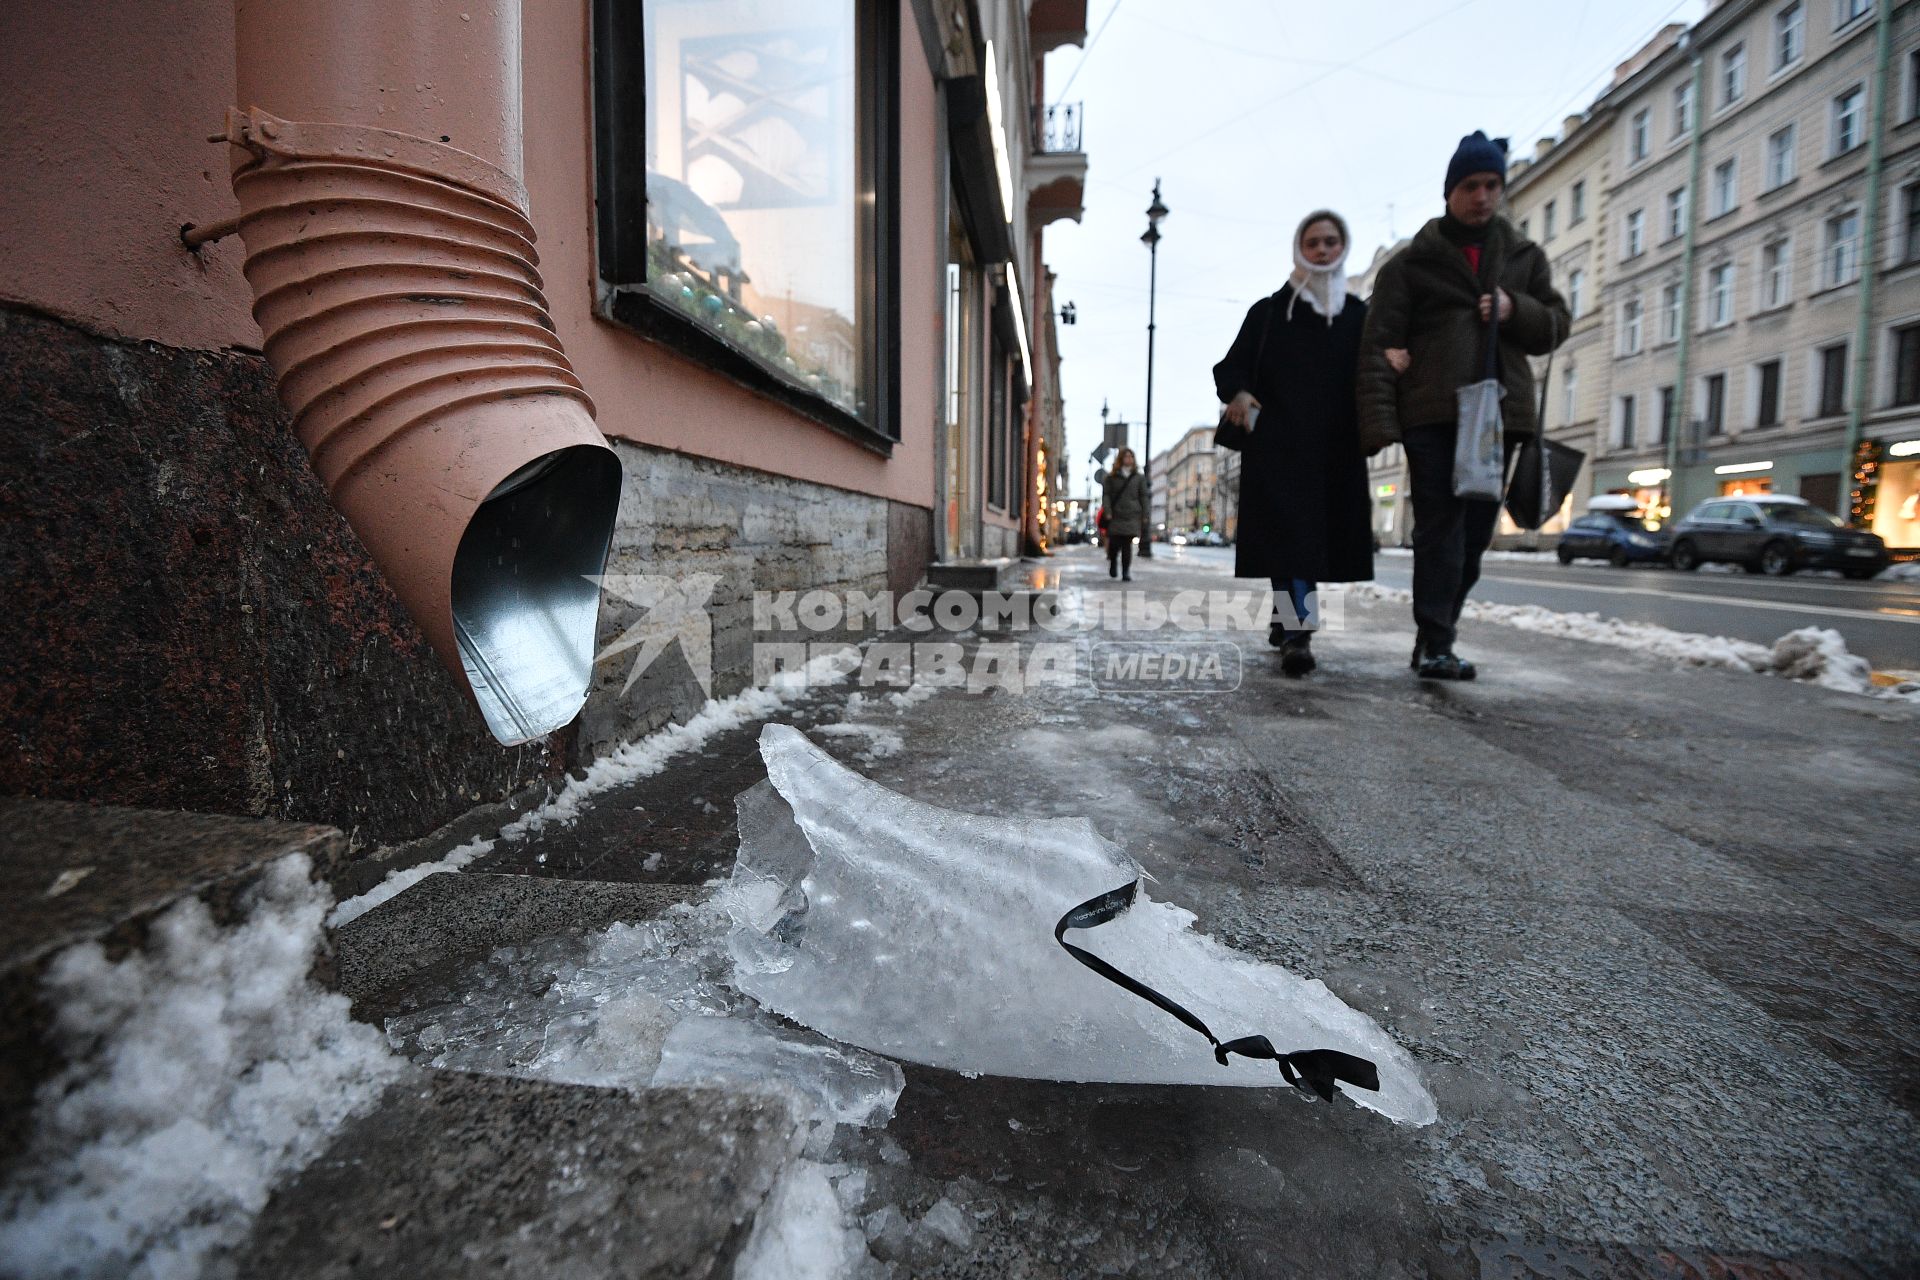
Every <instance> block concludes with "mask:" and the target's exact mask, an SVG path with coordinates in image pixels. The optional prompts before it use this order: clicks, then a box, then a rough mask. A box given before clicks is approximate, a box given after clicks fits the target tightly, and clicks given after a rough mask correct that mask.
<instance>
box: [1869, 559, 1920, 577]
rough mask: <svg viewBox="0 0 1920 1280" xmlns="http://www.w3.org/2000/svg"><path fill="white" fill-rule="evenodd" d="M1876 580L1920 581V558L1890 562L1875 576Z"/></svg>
mask: <svg viewBox="0 0 1920 1280" xmlns="http://www.w3.org/2000/svg"><path fill="white" fill-rule="evenodd" d="M1874 581H1875V582H1920V560H1903V561H1901V562H1900V563H1899V564H1890V565H1888V566H1887V567H1886V568H1884V569H1882V570H1881V571H1880V572H1879V573H1878V574H1876V575H1875V576H1874Z"/></svg>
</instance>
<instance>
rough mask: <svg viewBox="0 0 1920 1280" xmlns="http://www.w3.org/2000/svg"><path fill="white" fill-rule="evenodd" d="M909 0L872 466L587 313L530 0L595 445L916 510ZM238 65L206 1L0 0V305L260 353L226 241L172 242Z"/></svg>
mask: <svg viewBox="0 0 1920 1280" xmlns="http://www.w3.org/2000/svg"><path fill="white" fill-rule="evenodd" d="M400 2H402V0H395V3H400ZM902 8H903V12H902V15H901V26H902V30H903V32H904V33H905V36H904V38H903V40H902V42H901V45H902V47H901V66H902V88H901V104H900V108H901V109H900V131H901V152H902V159H903V170H904V172H903V190H902V193H901V222H902V225H901V244H902V250H901V255H902V260H901V295H902V296H901V317H902V324H903V329H904V332H903V334H902V343H901V349H902V357H901V361H902V368H901V416H902V427H903V429H902V435H903V437H904V438H903V440H902V443H901V444H900V445H898V446H897V447H896V448H895V449H894V452H893V456H892V457H891V459H887V458H882V457H880V456H878V455H877V454H875V453H873V452H872V451H870V450H867V449H864V448H862V447H860V446H859V445H856V444H854V443H852V442H851V441H848V440H846V439H844V438H842V437H841V436H839V435H837V434H835V433H834V432H832V431H830V430H828V429H827V428H825V427H821V426H818V425H816V424H814V423H811V422H809V421H807V420H806V419H804V418H802V417H800V416H798V415H796V414H794V413H792V412H791V411H789V410H787V409H785V408H784V407H782V406H780V405H777V404H775V403H774V402H772V401H769V400H766V399H763V398H761V397H759V396H757V395H754V394H753V393H751V392H749V391H747V390H745V389H744V388H741V387H739V386H738V385H736V384H734V383H732V382H730V381H728V380H727V379H725V378H723V377H720V376H719V375H717V374H714V373H712V372H709V371H708V370H706V369H704V368H702V367H700V366H698V365H695V364H693V363H691V362H689V361H687V360H685V359H683V358H681V357H679V356H677V355H675V354H673V353H672V352H669V351H666V350H664V349H662V348H660V347H658V346H656V345H653V344H651V343H648V342H645V341H643V340H641V339H639V338H637V337H635V336H633V335H631V334H629V333H626V332H624V331H623V330H620V329H617V328H615V327H613V326H611V325H608V324H606V323H604V322H602V321H600V320H597V319H595V318H594V316H593V310H592V298H593V293H592V290H593V262H592V247H593V246H592V226H593V201H592V196H593V190H592V178H591V169H590V161H591V156H592V136H591V128H592V123H591V107H590V103H591V91H590V85H589V82H588V65H589V63H588V11H587V5H586V3H585V0H525V14H524V20H523V26H524V30H525V46H524V47H525V62H524V86H525V90H524V91H525V111H526V116H525V118H526V130H527V136H526V177H527V186H528V190H529V192H530V194H531V199H532V215H533V221H534V225H535V226H536V227H537V228H538V231H539V237H540V240H539V249H540V255H541V273H542V275H543V276H544V277H545V279H546V283H547V296H548V300H549V302H550V303H551V305H552V309H553V316H554V320H555V322H556V323H557V324H558V326H559V329H560V335H561V338H562V340H563V341H564V343H565V344H566V349H567V354H568V356H569V357H570V358H571V359H572V361H573V363H574V365H575V367H576V369H577V370H578V372H579V374H580V377H581V379H582V381H583V382H584V383H585V384H586V386H587V389H588V391H589V392H590V393H591V394H592V395H593V397H594V400H595V402H596V403H597V404H598V406H599V413H600V417H599V421H600V427H601V429H602V430H603V431H605V432H606V433H607V434H608V435H610V436H613V437H616V438H619V439H625V440H631V441H636V442H639V443H643V444H649V445H655V446H658V447H662V448H667V449H675V450H680V451H683V452H686V453H692V454H698V455H701V456H704V457H710V458H714V459H717V460H720V461H722V462H728V463H733V464H736V465H739V466H743V467H751V468H755V469H759V470H764V471H770V472H775V473H778V474H781V475H787V476H794V477H797V478H800V479H805V480H812V481H816V482H819V483H822V484H830V485H836V486H839V487H842V488H847V489H854V490H858V491H860V492H865V493H872V494H877V495H882V496H885V497H889V498H893V499H895V500H897V501H901V502H908V503H913V504H916V505H921V506H929V505H931V503H932V495H933V465H934V457H933V447H932V446H933V426H934V418H935V414H936V412H937V409H938V405H937V403H936V395H935V389H936V382H935V378H936V372H937V363H936V362H937V361H938V359H939V354H940V331H939V326H940V324H941V306H940V303H941V299H940V295H939V287H938V279H939V276H938V273H939V270H940V263H941V257H940V255H941V252H942V246H943V245H944V240H945V236H944V227H943V226H942V216H943V211H942V210H939V209H937V208H936V207H935V203H934V197H935V193H936V192H937V190H938V189H939V188H938V185H937V182H936V179H937V176H938V174H937V170H936V169H935V168H934V158H936V157H937V156H939V155H940V154H941V148H940V147H938V146H937V145H936V144H937V141H938V140H937V138H936V136H935V126H936V117H935V110H934V102H935V99H934V85H933V81H932V77H931V73H930V72H929V70H928V68H927V66H926V60H925V58H924V57H923V56H922V54H921V51H920V46H919V43H918V41H917V40H916V39H915V38H914V36H913V31H914V27H913V23H914V19H913V16H912V14H911V12H910V11H907V10H906V7H905V4H904V0H903V6H902ZM233 64H234V55H233V12H232V8H231V6H230V5H229V4H226V3H221V2H220V0H192V2H191V3H185V4H153V3H148V2H144V0H91V2H90V3H87V4H72V3H69V2H68V0H8V2H7V3H5V4H0V84H5V85H6V86H7V91H8V105H9V123H10V125H11V126H12V127H10V128H9V129H7V130H0V173H3V174H4V181H0V226H4V227H5V228H6V229H7V233H8V236H9V240H10V243H9V247H8V251H7V252H6V253H5V254H0V301H5V302H12V303H20V304H25V305H27V306H31V307H35V308H38V309H40V310H43V311H47V312H50V313H52V314H54V315H58V316H60V317H62V318H65V319H68V320H71V321H73V322H75V323H77V324H80V325H82V326H85V327H87V328H90V329H94V330H97V331H100V332H103V333H107V334H111V335H114V336H117V337H126V338H135V339H148V340H152V341H156V342H160V343H164V344H166V345H169V346H175V347H185V348H200V349H217V348H222V347H229V346H238V347H257V346H258V345H259V343H260V331H259V328H258V326H257V325H255V324H254V321H253V318H252V315H251V314H250V312H249V309H248V308H249V305H250V302H251V298H250V295H249V293H248V290H247V285H246V281H245V279H244V278H243V277H242V275H241V273H240V264H241V256H242V246H241V244H240V241H239V238H238V237H230V238H228V239H226V240H223V241H219V242H217V243H215V244H212V245H209V246H207V247H206V248H204V249H203V250H202V251H201V253H200V254H199V255H197V256H196V255H194V254H191V253H188V252H187V251H186V250H185V249H184V248H183V247H182V246H181V244H180V242H179V240H178V230H179V227H180V224H181V223H183V222H198V223H205V222H212V221H216V220H219V219H221V218H225V217H229V216H232V214H233V213H235V212H236V210H237V206H236V204H235V201H234V198H233V193H232V190H231V188H230V186H229V185H228V177H227V175H228V154H227V150H226V148H224V147H222V146H219V145H215V144H210V143H208V142H206V141H205V139H206V137H207V135H208V134H211V133H214V132H216V131H217V130H218V129H219V128H220V126H221V123H222V120H223V118H224V113H225V110H226V108H227V107H228V106H229V105H232V102H233V96H234V70H233ZM242 105H244V104H242ZM916 166H917V168H916Z"/></svg>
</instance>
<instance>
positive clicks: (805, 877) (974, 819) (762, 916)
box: [721, 725, 1435, 1124]
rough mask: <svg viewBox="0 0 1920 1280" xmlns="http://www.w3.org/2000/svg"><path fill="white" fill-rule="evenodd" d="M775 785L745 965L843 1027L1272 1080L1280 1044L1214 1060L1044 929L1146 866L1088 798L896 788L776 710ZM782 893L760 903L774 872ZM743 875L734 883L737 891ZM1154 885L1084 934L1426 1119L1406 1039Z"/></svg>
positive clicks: (1031, 1069)
mask: <svg viewBox="0 0 1920 1280" xmlns="http://www.w3.org/2000/svg"><path fill="white" fill-rule="evenodd" d="M760 747H761V754H762V755H763V757H764V758H765V760H766V764H767V773H768V783H766V784H762V785H761V786H760V787H756V788H754V789H753V790H751V791H749V792H747V793H746V794H745V795H743V796H742V797H741V799H740V802H739V809H740V835H741V845H740V857H739V864H738V866H737V868H736V870H735V873H734V887H733V888H730V889H729V890H727V891H723V893H722V895H721V901H722V903H723V905H726V906H727V907H728V909H729V910H730V912H731V913H732V915H733V920H734V929H733V933H732V936H731V938H730V939H729V947H730V950H731V953H732V955H733V958H734V966H733V974H732V980H733V984H734V985H735V986H736V987H737V988H738V989H739V990H741V991H743V992H745V993H746V994H747V995H750V996H752V997H753V998H754V999H755V1000H757V1001H759V1002H760V1004H762V1005H763V1006H765V1007H766V1008H768V1009H772V1010H774V1011H776V1012H778V1013H781V1014H784V1015H786V1016H787V1017H789V1018H791V1019H793V1020H794V1021H796V1022H800V1023H803V1024H805V1025H807V1026H809V1027H812V1028H814V1029H815V1030H817V1031H819V1032H821V1033H823V1034H825V1035H827V1036H830V1037H832V1038H833V1039H835V1040H839V1041H842V1042H844V1043H847V1044H854V1045H859V1046H861V1047H862V1048H865V1049H869V1050H872V1051H873V1052H875V1053H880V1054H885V1055H886V1056H888V1057H892V1058H905V1059H907V1060H909V1061H913V1062H921V1063H927V1064H929V1065H933V1066H940V1067H946V1068H949V1069H952V1070H956V1071H965V1072H980V1073H986V1074H992V1075H1003V1076H1025V1077H1038V1078H1042V1079H1057V1080H1087V1081H1094V1080H1100V1081H1117V1082H1133V1083H1170V1084H1230V1085H1246V1086H1263V1085H1264V1086H1271V1085H1275V1084H1279V1083H1281V1078H1280V1074H1279V1072H1278V1071H1277V1070H1276V1069H1275V1067H1274V1065H1273V1064H1272V1063H1270V1062H1252V1061H1248V1060H1246V1059H1242V1058H1237V1057H1236V1058H1233V1059H1230V1065H1228V1066H1225V1067H1222V1066H1219V1065H1217V1064H1216V1063H1215V1061H1214V1059H1213V1055H1212V1051H1211V1049H1210V1048H1209V1047H1208V1045H1207V1043H1206V1041H1205V1040H1204V1039H1202V1038H1201V1037H1200V1036H1199V1035H1197V1034H1196V1033H1195V1032H1193V1031H1192V1030H1191V1029H1189V1028H1188V1027H1186V1026H1183V1025H1182V1024H1180V1023H1179V1022H1177V1021H1175V1020H1174V1019H1173V1018H1171V1017H1170V1016H1168V1015H1167V1014H1166V1013H1164V1012H1162V1011H1161V1010H1160V1009H1158V1008H1156V1007H1154V1006H1153V1005H1150V1004H1148V1003H1146V1002H1145V1001H1143V1000H1140V999H1138V998H1137V997H1135V996H1133V995H1131V994H1129V993H1128V992H1126V991H1124V990H1122V989H1121V988H1119V987H1117V986H1115V985H1113V984H1112V983H1110V982H1108V981H1106V980H1105V979H1104V978H1101V977H1100V976H1098V975H1097V974H1095V973H1093V972H1091V971H1090V970H1088V969H1086V968H1085V967H1083V966H1082V965H1080V964H1079V963H1078V962H1077V961H1075V960H1074V959H1073V958H1072V957H1071V956H1069V955H1067V954H1066V952H1064V951H1063V950H1062V949H1061V948H1060V947H1059V946H1057V945H1056V944H1055V942H1054V939H1053V927H1054V923H1055V922H1056V921H1057V920H1058V919H1059V918H1060V917H1061V916H1062V915H1063V914H1065V913H1066V912H1067V911H1068V910H1070V909H1071V908H1073V907H1075V906H1077V905H1079V904H1080V903H1083V902H1085V901H1087V900H1088V899H1090V898H1093V897H1095V896H1096V895H1098V894H1101V893H1104V892H1106V891H1108V890H1111V889H1114V888H1116V887H1118V886H1121V885H1124V884H1127V883H1128V882H1129V881H1132V880H1134V879H1136V878H1138V877H1139V876H1140V874H1141V870H1140V867H1139V865H1138V864H1137V863H1135V862H1134V861H1133V860H1132V859H1131V858H1129V857H1127V856H1126V855H1125V854H1124V853H1122V852H1121V851H1120V850H1119V849H1118V848H1117V847H1115V846H1114V845H1113V844H1112V843H1110V842H1109V841H1107V840H1105V839H1104V838H1102V837H1101V836H1100V835H1099V833H1098V832H1096V831H1095V830H1094V829H1093V826H1092V824H1091V823H1089V822H1087V821H1086V820H1085V819H1084V818H1074V819H1039V820H1035V819H1018V820H1014V819H1002V818H994V817H986V816H980V815H974V814H966V813H958V812H954V811H952V810H948V809H942V808H940V807H938V806H935V805H931V804H926V803H922V802H920V801H916V800H913V799H910V798H908V797H905V796H901V795H898V794H896V793H894V792H892V791H889V790H887V789H886V788H885V787H882V786H880V785H878V784H877V783H874V782H870V781H868V780H867V779H865V778H863V777H861V776H860V775H858V774H856V773H853V772H851V771H850V770H847V769H845V768H842V767H841V766H840V765H839V764H838V763H836V762H835V761H834V760H833V759H832V757H830V756H828V755H827V754H826V753H825V752H824V751H821V750H820V749H819V748H818V747H816V746H814V745H813V744H812V743H811V742H809V741H808V740H807V739H806V737H805V736H804V735H803V734H801V733H800V732H799V731H798V730H796V729H793V728H791V727H790V726H786V725H768V726H767V727H766V728H765V729H764V730H762V732H761V736H760ZM769 880H771V881H774V882H777V883H779V884H780V885H782V886H783V893H782V901H784V902H785V903H786V904H787V908H786V910H785V911H784V913H783V914H782V915H781V916H780V917H779V919H778V920H777V921H775V922H773V923H771V924H767V923H766V917H767V914H768V913H767V911H766V909H765V903H766V901H767V895H768V892H769V891H768V889H767V888H766V884H767V882H768V881H769ZM736 890H737V893H736ZM1193 921H1194V917H1193V915H1192V914H1191V913H1189V912H1186V911H1183V910H1181V909H1180V908H1178V907H1176V906H1173V905H1171V904H1169V903H1163V902H1155V901H1153V900H1151V899H1150V898H1149V897H1148V896H1147V894H1146V892H1145V889H1144V886H1143V888H1142V890H1141V892H1140V895H1139V897H1138V899H1137V900H1136V902H1135V905H1134V906H1133V908H1132V909H1131V910H1129V911H1127V912H1126V913H1125V914H1123V915H1121V916H1120V917H1119V918H1118V919H1116V920H1114V921H1112V922H1111V923H1109V924H1106V925H1103V926H1101V927H1099V928H1098V929H1095V930H1092V931H1089V932H1085V933H1078V934H1076V935H1074V939H1075V941H1076V942H1078V943H1079V944H1080V945H1082V946H1085V947H1086V948H1087V949H1088V950H1090V951H1092V952H1094V953H1095V954H1097V955H1100V956H1102V957H1104V958H1106V959H1107V960H1109V961H1110V962H1111V963H1113V964H1115V965H1117V966H1118V967H1119V968H1120V969H1122V970H1123V971H1125V972H1127V973H1129V974H1131V975H1133V976H1134V977H1136V978H1138V979H1139V980H1140V981H1142V982H1144V983H1146V984H1147V985H1148V986H1151V987H1154V988H1156V989H1158V990H1159V991H1161V992H1164V993H1165V994H1166V995H1167V996H1169V997H1170V998H1172V999H1173V1000H1175V1001H1177V1002H1179V1003H1180V1004H1182V1005H1184V1006H1186V1007H1187V1008H1188V1009H1190V1010H1192V1011H1193V1012H1194V1013H1196V1014H1198V1015H1199V1016H1200V1017H1201V1018H1202V1019H1203V1020H1204V1021H1205V1022H1206V1023H1207V1024H1208V1025H1209V1026H1211V1027H1212V1028H1213V1029H1214V1031H1215V1033H1216V1034H1217V1035H1219V1036H1220V1038H1221V1039H1223V1040H1230V1039H1234V1038H1236V1037H1239V1036H1243V1035H1249V1034H1255V1033H1257V1034H1262V1035H1265V1036H1267V1037H1268V1038H1269V1039H1270V1040H1271V1041H1272V1042H1273V1043H1274V1045H1275V1046H1276V1047H1277V1048H1279V1049H1280V1050H1282V1051H1283V1052H1285V1051H1293V1050H1300V1049H1337V1050H1341V1051H1344V1052H1346V1053H1351V1054H1357V1055H1359V1056H1361V1057H1363V1058H1368V1059H1371V1060H1372V1061H1373V1062H1374V1063H1375V1064H1377V1066H1378V1067H1379V1070H1380V1077H1381V1087H1380V1089H1379V1091H1378V1092H1373V1091H1368V1090H1361V1089H1357V1088H1348V1089H1346V1093H1347V1095H1348V1096H1349V1097H1351V1098H1352V1099H1353V1100H1354V1101H1355V1102H1357V1103H1359V1104H1360V1105H1362V1106H1365V1107H1370V1108H1372V1109H1374V1110H1376V1111H1379V1112H1381V1113H1382V1114H1384V1115H1387V1116H1389V1117H1391V1118H1393V1119H1395V1120H1401V1121H1406V1122H1409V1123H1414V1124H1425V1123H1428V1122H1430V1121H1432V1120H1433V1119H1434V1115H1435V1111H1434V1105H1433V1100H1432V1098H1431V1097H1430V1096H1429V1095H1428V1093H1427V1091H1426V1089H1425V1088H1424V1087H1423V1086H1422V1084H1421V1082H1420V1078H1419V1074H1418V1072H1417V1071H1416V1070H1415V1067H1414V1064H1413V1062H1412V1060H1411V1058H1410V1057H1409V1056H1408V1055H1407V1053H1406V1052H1405V1051H1404V1050H1403V1049H1401V1047H1400V1046H1399V1045H1398V1044H1396V1043H1395V1042H1394V1040H1393V1038H1392V1037H1391V1036H1389V1035H1388V1034H1387V1033H1386V1032H1385V1031H1383V1030H1382V1029H1381V1028H1380V1027H1379V1026H1378V1025H1377V1024H1376V1023H1375V1022H1374V1021H1373V1020H1372V1019H1371V1018H1369V1017H1367V1016H1366V1015H1364V1014H1362V1013H1360V1012H1358V1011H1356V1010H1354V1009H1351V1008H1349V1007H1348V1006H1347V1005H1346V1004H1344V1003H1342V1002H1341V1000H1340V999H1339V998H1338V997H1337V996H1335V995H1334V994H1333V993H1332V992H1330V991H1328V990H1327V988H1326V987H1325V985H1324V984H1322V983H1320V982H1319V981H1317V980H1312V979H1302V978H1300V977H1297V976H1296V975H1294V974H1292V973H1290V972H1288V971H1287V970H1285V969H1283V968H1280V967H1279V966H1277V965H1269V964H1261V963H1258V962H1256V961H1254V960H1251V959H1249V958H1247V957H1245V956H1242V955H1240V954H1238V953H1235V952H1233V951H1230V950H1229V949H1227V948H1226V947H1223V946H1221V945H1220V944H1219V943H1217V942H1215V941H1213V940H1212V939H1211V938H1208V937H1206V936H1205V935H1203V934H1199V933H1196V932H1194V931H1193V929H1192V927H1191V926H1192V924H1193Z"/></svg>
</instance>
